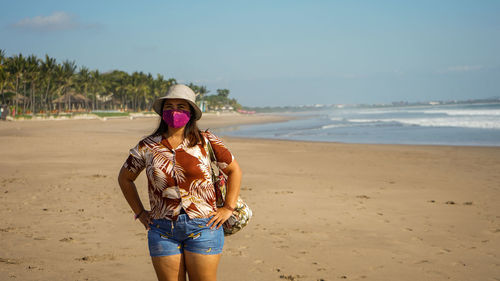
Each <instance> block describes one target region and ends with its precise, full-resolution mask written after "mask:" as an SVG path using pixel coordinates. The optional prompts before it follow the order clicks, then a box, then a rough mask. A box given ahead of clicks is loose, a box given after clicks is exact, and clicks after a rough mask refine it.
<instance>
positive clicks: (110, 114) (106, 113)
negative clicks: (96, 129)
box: [92, 112, 130, 117]
mask: <svg viewBox="0 0 500 281" xmlns="http://www.w3.org/2000/svg"><path fill="white" fill-rule="evenodd" d="M92 114H94V115H97V116H99V117H116V116H129V115H130V113H128V112H92Z"/></svg>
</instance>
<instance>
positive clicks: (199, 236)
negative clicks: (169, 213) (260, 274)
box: [148, 214, 224, 257]
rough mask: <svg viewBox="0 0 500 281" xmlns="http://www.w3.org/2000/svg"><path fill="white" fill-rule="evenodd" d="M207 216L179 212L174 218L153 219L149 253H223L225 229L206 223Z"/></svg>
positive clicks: (149, 232) (149, 238) (164, 254)
mask: <svg viewBox="0 0 500 281" xmlns="http://www.w3.org/2000/svg"><path fill="white" fill-rule="evenodd" d="M209 220H210V218H194V219H190V218H189V217H188V215H187V214H180V215H179V216H178V217H177V221H171V220H167V219H154V220H153V223H152V224H150V225H149V226H150V230H149V231H148V246H149V254H150V255H151V256H152V257H161V256H171V255H178V254H182V253H183V252H184V250H187V251H189V252H193V253H197V254H203V255H216V254H220V253H222V247H223V246H224V230H223V229H222V227H220V228H219V229H216V228H214V229H210V227H209V226H206V224H207V223H208V221H209Z"/></svg>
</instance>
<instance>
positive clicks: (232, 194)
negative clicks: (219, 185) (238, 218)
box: [224, 169, 242, 208]
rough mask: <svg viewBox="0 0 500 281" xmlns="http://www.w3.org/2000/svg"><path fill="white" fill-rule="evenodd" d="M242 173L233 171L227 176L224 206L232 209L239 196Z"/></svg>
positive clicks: (236, 170) (238, 170) (237, 170)
mask: <svg viewBox="0 0 500 281" xmlns="http://www.w3.org/2000/svg"><path fill="white" fill-rule="evenodd" d="M241 177H242V173H241V170H240V169H235V170H233V171H231V172H230V173H229V174H228V175H227V185H226V200H225V202H224V205H225V206H228V207H231V208H234V207H236V201H237V200H238V195H239V194H240V186H241Z"/></svg>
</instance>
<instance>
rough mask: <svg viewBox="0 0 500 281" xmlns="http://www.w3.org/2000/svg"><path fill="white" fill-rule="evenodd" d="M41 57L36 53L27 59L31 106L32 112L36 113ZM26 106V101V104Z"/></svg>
mask: <svg viewBox="0 0 500 281" xmlns="http://www.w3.org/2000/svg"><path fill="white" fill-rule="evenodd" d="M39 62H40V61H39V59H38V58H37V57H36V56H35V55H31V56H29V57H28V58H27V59H26V78H27V82H29V83H30V88H31V89H30V106H31V114H34V113H35V105H36V97H35V91H36V83H37V80H38V79H39V76H40V69H39ZM24 107H25V108H26V103H25V105H24Z"/></svg>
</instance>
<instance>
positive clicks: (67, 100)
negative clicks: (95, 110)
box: [52, 92, 91, 109]
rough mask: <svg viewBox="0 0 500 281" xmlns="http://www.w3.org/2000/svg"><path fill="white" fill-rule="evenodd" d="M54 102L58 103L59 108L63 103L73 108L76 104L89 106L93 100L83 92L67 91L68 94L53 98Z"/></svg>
mask: <svg viewBox="0 0 500 281" xmlns="http://www.w3.org/2000/svg"><path fill="white" fill-rule="evenodd" d="M52 103H54V104H57V105H58V107H59V108H61V105H64V106H65V107H66V108H68V107H69V109H71V108H73V107H76V106H80V107H88V105H89V104H90V103H91V101H90V99H88V98H87V97H85V96H84V95H82V94H77V93H75V92H67V93H66V94H64V95H62V96H60V97H58V98H57V99H55V100H53V101H52Z"/></svg>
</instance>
